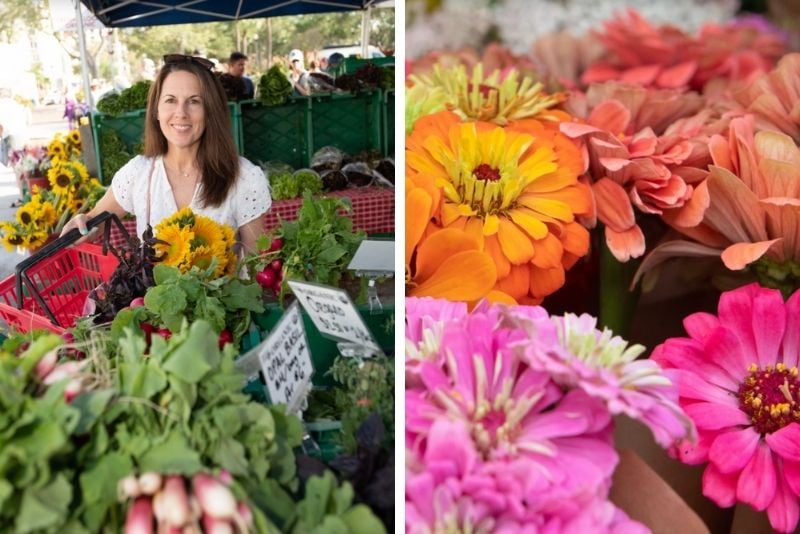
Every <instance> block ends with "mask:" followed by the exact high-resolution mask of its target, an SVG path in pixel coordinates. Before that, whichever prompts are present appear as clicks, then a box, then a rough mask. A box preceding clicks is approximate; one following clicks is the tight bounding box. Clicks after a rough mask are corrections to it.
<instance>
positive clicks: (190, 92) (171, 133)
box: [158, 70, 206, 148]
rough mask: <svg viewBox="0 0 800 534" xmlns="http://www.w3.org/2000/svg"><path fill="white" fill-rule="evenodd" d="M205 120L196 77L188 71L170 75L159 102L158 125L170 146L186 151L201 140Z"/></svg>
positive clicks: (163, 86)
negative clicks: (185, 149)
mask: <svg viewBox="0 0 800 534" xmlns="http://www.w3.org/2000/svg"><path fill="white" fill-rule="evenodd" d="M205 118H206V115H205V108H204V106H203V95H202V94H201V89H200V80H198V79H197V76H195V75H194V74H192V73H190V72H187V71H185V70H177V71H175V72H171V73H169V74H168V75H167V77H166V78H165V79H164V84H163V85H162V86H161V97H160V99H159V101H158V123H159V125H160V126H161V132H162V133H163V134H164V137H166V138H167V143H168V144H169V146H170V147H176V148H187V147H190V146H192V145H194V144H195V143H197V142H198V141H200V137H202V135H203V131H204V130H205V127H206V121H205Z"/></svg>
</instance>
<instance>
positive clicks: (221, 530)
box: [203, 514, 233, 534]
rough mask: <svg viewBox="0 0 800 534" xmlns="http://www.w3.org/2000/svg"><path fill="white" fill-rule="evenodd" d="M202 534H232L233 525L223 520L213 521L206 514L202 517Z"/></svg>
mask: <svg viewBox="0 0 800 534" xmlns="http://www.w3.org/2000/svg"><path fill="white" fill-rule="evenodd" d="M203 532H204V533H205V534H233V525H231V524H230V523H228V522H227V521H225V520H224V519H214V518H213V517H211V516H210V515H208V514H206V515H204V516H203Z"/></svg>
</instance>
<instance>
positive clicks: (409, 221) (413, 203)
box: [406, 188, 433, 264]
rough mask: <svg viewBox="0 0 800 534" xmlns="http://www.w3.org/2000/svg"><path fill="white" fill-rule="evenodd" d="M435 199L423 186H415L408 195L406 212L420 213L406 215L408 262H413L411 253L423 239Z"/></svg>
mask: <svg viewBox="0 0 800 534" xmlns="http://www.w3.org/2000/svg"><path fill="white" fill-rule="evenodd" d="M432 204H433V199H432V198H431V196H430V195H429V194H428V193H427V192H426V191H425V190H424V189H422V188H414V189H412V190H411V191H409V193H408V194H407V195H406V212H407V213H414V214H418V216H415V217H406V263H407V264H408V263H411V255H412V253H413V252H414V249H415V248H416V246H417V243H419V241H420V239H422V235H423V233H424V232H425V228H426V227H427V226H428V222H429V221H430V217H429V214H430V212H431V206H432Z"/></svg>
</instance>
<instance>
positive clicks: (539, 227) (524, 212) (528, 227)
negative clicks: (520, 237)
mask: <svg viewBox="0 0 800 534" xmlns="http://www.w3.org/2000/svg"><path fill="white" fill-rule="evenodd" d="M508 215H509V216H510V217H511V220H512V221H514V223H516V224H517V225H518V226H519V227H520V228H522V229H523V230H525V233H527V234H528V235H529V236H530V237H531V239H541V238H543V237H544V236H546V235H547V232H548V229H547V225H546V224H544V223H543V222H542V221H540V220H539V219H538V218H537V217H536V213H534V212H533V211H531V210H529V209H525V208H514V209H512V210H509V212H508Z"/></svg>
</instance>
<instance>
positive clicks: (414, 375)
mask: <svg viewBox="0 0 800 534" xmlns="http://www.w3.org/2000/svg"><path fill="white" fill-rule="evenodd" d="M466 315H467V305H466V303H464V302H450V301H449V300H445V299H435V298H431V297H411V298H407V299H406V382H407V383H409V384H411V385H416V384H417V383H418V381H419V365H420V363H421V362H422V361H424V360H428V359H431V360H434V361H435V362H436V363H437V364H441V354H442V353H441V351H440V350H439V346H440V344H441V338H442V329H443V328H444V325H445V324H447V323H448V322H450V321H452V320H455V319H459V318H461V317H464V316H466Z"/></svg>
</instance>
